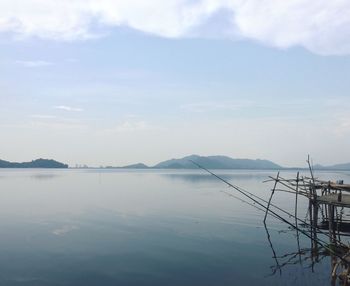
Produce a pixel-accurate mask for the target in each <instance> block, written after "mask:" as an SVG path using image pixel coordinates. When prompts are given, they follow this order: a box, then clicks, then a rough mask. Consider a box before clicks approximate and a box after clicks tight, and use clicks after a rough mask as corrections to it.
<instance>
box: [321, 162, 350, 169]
mask: <svg viewBox="0 0 350 286" xmlns="http://www.w3.org/2000/svg"><path fill="white" fill-rule="evenodd" d="M314 169H315V170H338V171H347V170H350V163H343V164H336V165H331V166H322V165H319V164H318V165H315V166H314Z"/></svg>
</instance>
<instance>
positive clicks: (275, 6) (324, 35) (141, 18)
mask: <svg viewBox="0 0 350 286" xmlns="http://www.w3.org/2000/svg"><path fill="white" fill-rule="evenodd" d="M216 15H220V17H221V18H225V19H220V21H219V20H218V18H220V17H216ZM218 21H219V22H220V24H217V23H218ZM116 26H127V27H130V28H133V29H137V30H140V31H143V32H146V33H151V34H154V35H158V36H162V37H172V38H179V37H191V36H197V37H198V36H199V37H205V36H208V33H207V31H206V30H207V28H208V27H211V28H212V29H214V31H211V32H210V33H209V34H211V35H219V36H225V37H227V36H230V37H234V38H236V39H237V38H247V39H252V40H256V41H259V42H262V43H264V44H267V45H271V46H275V47H279V48H288V47H292V46H302V47H304V48H306V49H308V50H310V51H312V52H314V53H318V54H350V2H349V1H348V0H333V1H329V0H284V1H280V0H264V1H263V0H244V1H243V0H197V1H195V0H167V1H164V0H147V1H140V0H128V1H125V0H26V1H22V0H1V1H0V32H1V31H2V32H13V33H15V34H16V35H17V36H21V37H28V36H29V37H30V36H35V37H42V38H51V39H56V40H76V39H86V38H90V37H94V36H96V33H97V32H96V27H110V28H113V27H116Z"/></svg>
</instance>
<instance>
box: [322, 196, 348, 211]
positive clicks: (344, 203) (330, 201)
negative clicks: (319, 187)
mask: <svg viewBox="0 0 350 286" xmlns="http://www.w3.org/2000/svg"><path fill="white" fill-rule="evenodd" d="M317 202H318V203H320V204H327V205H334V206H338V207H344V208H350V195H345V194H341V197H340V201H339V194H329V195H324V196H318V197H317Z"/></svg>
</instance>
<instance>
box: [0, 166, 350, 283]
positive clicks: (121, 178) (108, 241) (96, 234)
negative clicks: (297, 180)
mask: <svg viewBox="0 0 350 286" xmlns="http://www.w3.org/2000/svg"><path fill="white" fill-rule="evenodd" d="M217 174H219V175H221V176H222V177H223V178H225V179H226V180H228V181H229V182H231V183H233V184H236V185H239V186H241V187H243V188H244V189H246V190H249V191H250V192H253V193H255V194H257V195H259V196H261V197H264V198H268V197H269V195H270V190H271V188H272V183H262V181H264V180H266V179H267V178H268V176H270V175H276V173H275V172H273V171H217ZM317 175H318V177H319V178H321V179H326V180H328V179H332V180H336V179H343V180H344V181H345V182H349V181H350V174H349V173H338V172H337V173H330V172H328V173H326V172H322V173H318V174H317ZM283 176H284V177H294V176H295V172H292V171H288V172H287V171H286V172H284V173H283ZM225 192H233V194H236V193H235V191H233V190H231V189H230V188H228V187H227V186H226V185H225V184H223V183H222V182H220V181H218V180H217V179H215V178H214V177H211V176H210V175H207V174H205V173H204V172H202V171H200V170H191V171H184V170H181V171H179V170H137V171H130V170H98V169H96V170H92V169H90V170H34V169H28V170H19V169H2V170H0V285H9V286H11V285H26V286H28V285H33V286H34V285H35V286H41V285H45V286H51V285H55V286H61V285H84V286H89V285H102V286H103V285H106V286H108V285H329V284H330V275H329V273H330V271H331V266H330V259H329V257H325V258H323V259H320V262H318V263H315V264H314V265H313V266H312V261H311V258H310V257H309V255H308V251H307V248H308V247H310V241H309V240H308V239H307V238H305V237H301V238H300V245H301V248H303V249H306V250H305V254H303V255H302V256H301V257H298V256H295V257H294V256H293V253H295V252H297V250H298V249H297V242H296V233H295V231H294V230H291V229H289V228H288V226H287V225H285V224H283V223H281V222H279V221H277V220H276V219H274V218H272V217H269V218H268V221H267V229H266V228H265V227H264V225H263V223H262V220H263V216H264V213H262V212H260V211H259V210H257V209H255V208H254V207H252V206H249V205H247V204H245V203H243V202H242V201H240V200H237V199H236V198H233V197H231V196H229V195H228V194H226V193H225ZM273 200H274V202H275V203H276V204H278V205H279V206H281V207H284V208H286V209H288V210H291V211H293V212H294V196H293V195H291V194H287V193H277V194H276V196H275V197H274V199H273ZM306 203H307V202H306V201H303V200H301V201H300V202H299V213H300V217H301V218H305V215H306V213H307V207H306ZM289 220H292V219H290V218H289ZM268 235H269V236H270V240H271V243H272V247H273V250H274V251H275V253H276V256H277V262H278V263H279V264H280V265H283V264H284V263H285V264H286V265H285V266H283V267H282V268H281V271H279V270H278V271H275V270H276V259H275V258H273V256H274V255H273V250H272V249H271V246H270V242H269V240H268ZM299 259H300V260H299ZM300 261H301V262H300Z"/></svg>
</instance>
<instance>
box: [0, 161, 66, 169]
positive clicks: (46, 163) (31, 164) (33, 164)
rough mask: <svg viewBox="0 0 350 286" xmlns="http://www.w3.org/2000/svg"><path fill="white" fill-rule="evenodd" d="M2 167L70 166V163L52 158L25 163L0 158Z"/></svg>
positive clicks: (0, 166)
mask: <svg viewBox="0 0 350 286" xmlns="http://www.w3.org/2000/svg"><path fill="white" fill-rule="evenodd" d="M0 168H68V165H66V164H63V163H60V162H57V161H55V160H50V159H37V160H33V161H31V162H23V163H17V162H8V161H4V160H0Z"/></svg>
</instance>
